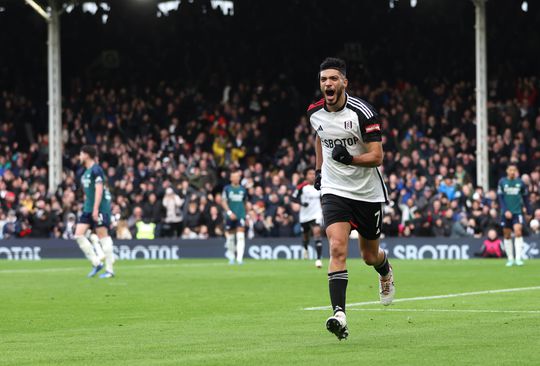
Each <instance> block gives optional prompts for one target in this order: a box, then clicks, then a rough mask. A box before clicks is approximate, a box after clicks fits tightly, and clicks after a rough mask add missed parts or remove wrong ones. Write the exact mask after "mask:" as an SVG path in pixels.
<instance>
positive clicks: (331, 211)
mask: <svg viewBox="0 0 540 366" xmlns="http://www.w3.org/2000/svg"><path fill="white" fill-rule="evenodd" d="M350 201H351V200H349V199H347V198H343V197H339V196H336V195H334V194H325V195H324V196H322V199H321V205H322V211H323V221H324V225H325V226H326V227H327V228H329V227H330V226H332V225H333V224H335V223H349V222H350V221H351V219H352V217H353V212H352V208H351V204H350ZM327 231H328V229H327Z"/></svg>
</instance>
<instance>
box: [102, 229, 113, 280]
mask: <svg viewBox="0 0 540 366" xmlns="http://www.w3.org/2000/svg"><path fill="white" fill-rule="evenodd" d="M100 241H101V246H102V247H103V252H104V253H105V271H107V272H110V273H114V269H113V264H114V252H113V241H112V238H111V237H110V236H106V237H104V238H102V239H101V240H100Z"/></svg>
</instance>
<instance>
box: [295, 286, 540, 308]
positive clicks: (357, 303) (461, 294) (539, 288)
mask: <svg viewBox="0 0 540 366" xmlns="http://www.w3.org/2000/svg"><path fill="white" fill-rule="evenodd" d="M532 290H540V286H533V287H518V288H504V289H499V290H486V291H474V292H462V293H458V294H446V295H435V296H419V297H407V298H403V299H394V301H393V302H394V303H396V302H407V301H423V300H437V299H449V298H452V297H463V296H475V295H486V294H499V293H504V292H519V291H532ZM376 304H380V301H364V302H356V303H352V304H347V308H349V309H350V308H351V307H354V306H364V305H376ZM329 309H331V307H330V306H316V307H310V308H304V310H329Z"/></svg>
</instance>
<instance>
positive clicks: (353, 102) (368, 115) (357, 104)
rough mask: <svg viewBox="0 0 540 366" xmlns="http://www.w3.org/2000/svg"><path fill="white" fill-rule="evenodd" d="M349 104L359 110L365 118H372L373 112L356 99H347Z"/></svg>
mask: <svg viewBox="0 0 540 366" xmlns="http://www.w3.org/2000/svg"><path fill="white" fill-rule="evenodd" d="M349 103H350V104H351V105H353V106H355V107H357V108H360V109H361V110H362V112H363V113H364V115H365V116H366V118H368V119H369V118H371V117H373V112H372V111H371V110H370V109H369V108H368V107H367V106H366V105H365V104H364V103H363V102H360V101H358V99H353V98H352V97H349Z"/></svg>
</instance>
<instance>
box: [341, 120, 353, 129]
mask: <svg viewBox="0 0 540 366" xmlns="http://www.w3.org/2000/svg"><path fill="white" fill-rule="evenodd" d="M343 127H344V128H345V129H346V130H352V121H345V122H343Z"/></svg>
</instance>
